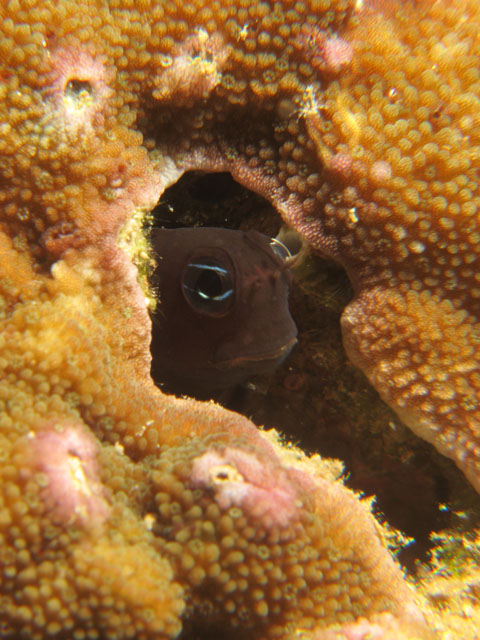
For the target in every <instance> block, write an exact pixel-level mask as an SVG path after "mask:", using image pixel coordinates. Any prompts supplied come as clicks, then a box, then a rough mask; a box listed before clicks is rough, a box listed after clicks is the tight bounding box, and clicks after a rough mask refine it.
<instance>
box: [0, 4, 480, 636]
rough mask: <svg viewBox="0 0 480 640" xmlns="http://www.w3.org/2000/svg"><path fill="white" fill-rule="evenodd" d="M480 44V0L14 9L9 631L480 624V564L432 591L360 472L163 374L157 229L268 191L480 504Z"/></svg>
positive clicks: (6, 64)
mask: <svg viewBox="0 0 480 640" xmlns="http://www.w3.org/2000/svg"><path fill="white" fill-rule="evenodd" d="M479 31H480V5H479V4H478V2H477V0H436V1H435V2H433V1H431V0H417V1H416V2H414V1H413V0H390V1H389V0H364V1H363V2H361V1H359V0H298V1H296V2H295V1H294V0H278V1H274V0H272V1H270V2H261V1H256V0H253V1H252V0H218V1H215V2H212V1H211V0H208V1H207V0H191V1H189V0H169V1H168V2H167V1H163V0H137V1H135V2H134V1H133V0H110V1H108V2H107V0H74V1H69V0H49V1H46V0H21V1H20V0H12V1H11V2H7V0H3V1H2V2H1V17H0V94H1V100H0V113H1V117H0V131H1V136H0V176H1V177H0V203H1V205H0V206H1V212H2V213H1V227H0V271H1V273H0V303H1V306H0V310H1V314H0V322H1V323H2V327H1V332H0V345H1V349H0V369H1V374H0V438H1V443H0V451H1V456H2V464H1V466H0V496H1V507H0V594H1V597H0V625H1V636H2V637H3V638H11V639H14V638H15V639H18V638H22V639H25V640H44V639H46V638H58V639H63V640H65V639H69V640H70V639H74V640H87V639H88V640H90V639H94V638H101V639H110V638H111V639H113V638H115V639H119V638H122V639H132V640H133V639H135V640H153V639H155V640H159V639H162V640H167V639H173V638H175V637H177V636H178V635H179V634H180V633H182V634H183V635H182V637H183V638H196V637H210V636H211V635H214V634H215V633H217V632H220V635H221V634H223V636H222V637H229V636H230V635H232V637H235V638H237V637H238V638H249V640H254V639H258V640H264V639H268V638H272V639H273V638H279V639H282V640H290V639H291V640H293V639H295V638H304V639H305V640H308V639H311V640H330V639H333V640H340V639H345V638H347V639H349V640H367V638H382V639H385V638H398V639H407V640H412V639H414V638H415V639H419V638H428V637H434V636H435V634H436V633H438V634H439V637H442V635H441V634H442V633H444V635H443V637H444V638H447V637H448V638H452V637H455V636H456V634H457V633H459V634H460V636H461V637H464V638H473V637H475V633H476V631H475V630H476V629H478V621H479V618H480V616H479V605H478V587H477V589H476V591H475V588H474V585H475V584H477V585H478V576H477V577H476V579H475V576H476V574H475V570H476V569H475V566H476V565H478V562H477V563H476V564H475V563H474V562H472V564H471V566H464V567H463V569H462V570H463V571H466V572H467V573H466V574H465V573H464V574H463V577H462V578H461V579H460V582H461V584H463V585H465V588H464V587H463V586H459V583H456V582H455V580H454V578H455V576H452V575H451V574H449V573H448V571H447V572H444V573H443V574H442V576H441V577H443V579H444V580H447V579H448V578H449V576H450V577H451V580H450V582H448V585H449V587H448V588H449V589H450V591H448V592H445V589H444V591H443V593H444V594H445V593H446V595H443V596H442V597H437V598H433V597H430V598H428V597H427V598H424V594H426V595H427V596H428V594H429V593H430V594H431V593H432V589H433V587H429V585H432V584H435V585H436V586H435V589H440V587H439V586H438V584H437V583H435V580H437V578H438V576H436V575H435V570H434V569H432V571H431V572H430V573H429V572H428V571H427V570H425V572H424V574H425V575H423V584H422V585H420V586H418V587H417V588H416V589H415V588H414V587H413V586H411V585H410V584H409V582H408V581H407V580H406V579H405V577H404V575H403V573H402V571H401V570H400V568H399V566H398V565H397V563H396V561H395V559H394V558H393V556H392V555H391V552H390V551H389V549H388V545H387V534H386V533H385V530H384V528H382V527H381V526H380V525H379V524H378V523H377V522H376V520H375V519H374V517H373V515H372V514H371V512H370V509H369V504H368V503H367V502H366V501H364V500H363V501H362V500H361V499H360V498H359V497H358V496H356V495H355V494H354V493H353V492H352V491H350V490H349V489H347V488H345V487H344V485H343V484H342V483H341V481H339V480H338V475H339V474H338V472H337V473H336V474H335V473H334V471H333V470H332V469H333V467H332V463H329V462H328V461H322V460H320V458H319V457H318V456H314V457H313V458H311V459H308V458H307V457H306V456H305V455H303V454H302V452H300V451H296V452H294V451H293V450H292V449H291V448H288V447H287V446H285V445H282V444H279V442H278V441H276V440H274V438H273V436H272V435H271V434H270V436H268V435H267V434H266V433H265V432H262V431H260V430H258V429H257V427H255V426H254V425H253V424H252V423H251V422H249V421H248V420H247V419H246V418H243V417H241V416H240V415H237V414H234V413H229V412H228V411H226V410H224V409H222V408H221V407H219V406H217V405H215V404H213V403H201V402H197V401H194V400H190V399H177V398H174V397H172V396H167V395H164V394H163V393H162V392H161V391H160V390H159V389H158V388H156V387H155V385H154V384H153V382H152V380H151V377H150V364H151V363H150V351H149V344H150V337H151V325H150V319H149V314H148V302H149V300H150V299H151V297H152V292H151V291H150V290H149V289H148V287H147V286H145V285H144V284H142V280H141V278H139V277H138V273H139V272H141V271H142V268H143V266H144V264H143V263H145V262H148V259H149V257H148V250H147V251H144V250H143V249H140V248H139V247H144V244H142V243H141V242H140V241H137V240H138V238H139V236H141V235H142V233H141V229H142V218H143V216H145V215H146V214H147V213H148V212H149V211H151V210H152V208H153V207H154V206H155V205H156V204H157V202H158V200H159V198H160V196H161V194H162V193H163V191H164V190H165V189H166V188H167V187H168V186H170V185H171V184H173V183H175V182H176V181H177V180H178V179H179V177H180V176H181V175H182V174H183V173H184V172H185V171H187V170H192V169H199V170H204V171H228V172H230V173H231V174H232V176H233V177H234V178H235V179H236V180H237V181H238V182H239V183H241V184H242V185H244V186H245V187H247V188H249V189H251V190H253V191H255V192H257V193H259V194H261V195H262V196H263V197H265V198H266V199H267V200H269V201H270V202H271V203H272V204H273V205H274V207H275V208H276V209H277V211H278V212H279V214H280V215H281V216H282V217H283V219H284V220H285V222H286V223H287V224H289V225H290V226H292V227H294V228H295V229H297V230H298V231H299V232H300V233H301V234H302V235H303V236H304V238H305V239H306V241H307V242H308V243H309V244H310V246H311V247H312V249H313V250H315V251H318V252H320V253H321V254H323V255H326V256H328V257H330V258H332V259H334V260H335V261H336V262H338V263H339V264H341V265H342V266H343V267H344V268H345V270H346V272H347V274H348V276H349V278H350V280H351V282H352V285H353V287H354V298H353V300H352V302H351V303H350V304H348V306H347V307H346V309H345V312H344V314H343V318H342V330H343V336H344V344H345V348H346V351H347V353H348V356H349V357H350V359H351V360H352V361H353V363H355V364H356V365H357V366H358V367H359V368H360V369H362V370H363V372H364V373H365V374H366V375H367V376H368V378H369V379H370V381H371V383H372V385H373V386H374V387H375V388H376V389H377V390H378V392H379V393H380V394H381V396H382V397H383V399H384V400H385V401H386V402H387V403H388V404H389V405H390V406H391V407H392V408H393V409H394V410H395V411H396V412H397V414H398V416H399V417H400V418H401V419H402V420H403V421H404V422H405V424H407V425H408V426H410V427H411V428H412V429H413V430H414V432H415V433H416V434H418V435H419V436H420V437H421V438H424V439H425V440H427V441H429V442H430V443H431V444H432V445H433V446H434V447H436V448H437V449H438V450H439V451H440V452H441V453H443V454H444V455H446V456H448V457H450V458H452V459H453V460H454V461H455V463H456V464H457V465H458V466H459V467H460V469H462V471H463V472H464V473H465V475H466V477H467V478H468V480H469V481H470V482H471V483H472V484H473V485H474V486H475V487H476V488H477V490H478V489H480V449H479V447H480V425H479V419H480V412H479V408H478V396H479V390H480V372H479V365H478V361H479V358H478V355H479V324H478V308H479V302H478V301H479V298H480V276H479V274H478V269H477V266H476V262H477V261H478V256H479V244H480V234H479V230H478V229H479V225H478V219H479V213H478V208H479V204H480V193H479V181H478V171H479V167H480V108H479V105H480V69H479V53H480V39H479V37H478V33H479ZM135 225H137V228H136V230H135ZM412 499H414V496H412ZM475 536H476V534H475V532H474V531H471V532H470V533H469V538H468V541H469V542H468V544H469V545H470V546H469V547H468V549H467V547H466V546H465V545H466V544H467V543H466V542H465V541H464V543H463V544H464V551H465V554H464V556H462V557H465V558H468V557H471V558H475V557H476V556H475V553H477V552H476V537H475ZM465 540H467V538H465ZM466 550H469V553H470V556H468V554H467V552H466ZM467 564H468V563H467ZM468 571H470V573H468ZM469 576H470V577H469ZM472 576H473V577H472ZM445 584H447V583H445ZM472 585H473V586H472ZM429 589H430V590H429ZM455 589H456V590H457V591H455ZM462 589H464V590H463V591H462ZM454 591H455V593H456V594H458V597H455V598H450V599H449V595H448V594H451V593H453V592H454ZM436 593H439V591H437V592H436ZM475 594H477V595H475ZM475 616H476V617H475ZM475 620H476V622H475Z"/></svg>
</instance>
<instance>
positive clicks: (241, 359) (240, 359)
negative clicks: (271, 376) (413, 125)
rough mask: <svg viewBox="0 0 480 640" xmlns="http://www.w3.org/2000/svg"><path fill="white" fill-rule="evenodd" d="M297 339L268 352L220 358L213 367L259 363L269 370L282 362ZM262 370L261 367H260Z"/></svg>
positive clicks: (229, 367) (232, 366)
mask: <svg viewBox="0 0 480 640" xmlns="http://www.w3.org/2000/svg"><path fill="white" fill-rule="evenodd" d="M297 342H298V340H297V338H296V337H294V338H291V340H289V341H288V342H286V343H285V344H283V345H282V346H281V347H279V348H277V349H275V350H273V351H270V352H268V353H259V354H252V355H246V356H237V357H235V358H231V359H229V360H222V361H220V362H216V363H215V367H218V368H219V369H234V368H235V369H236V368H239V369H241V368H242V367H249V366H252V365H254V364H255V365H257V364H258V365H261V364H262V363H264V364H265V371H269V370H270V369H271V368H275V367H277V366H279V365H280V364H282V362H283V361H284V360H285V358H286V357H287V356H288V355H289V353H290V351H291V350H292V349H293V347H294V346H295V345H296V344H297ZM261 369H262V370H263V367H262V368H261Z"/></svg>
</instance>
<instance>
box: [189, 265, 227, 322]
mask: <svg viewBox="0 0 480 640" xmlns="http://www.w3.org/2000/svg"><path fill="white" fill-rule="evenodd" d="M182 286H183V292H184V295H185V298H186V300H187V302H188V303H189V304H190V306H191V307H193V309H194V310H195V311H198V312H199V313H204V314H207V315H223V314H224V313H226V312H227V311H228V309H229V308H230V305H231V303H232V301H233V292H234V289H233V277H232V274H231V273H230V270H229V269H228V267H227V266H226V265H224V264H222V263H221V262H220V261H219V260H212V258H204V259H203V258H196V259H195V260H192V261H191V262H189V263H188V264H187V266H186V267H185V271H184V274H183V280H182Z"/></svg>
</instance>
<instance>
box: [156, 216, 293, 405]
mask: <svg viewBox="0 0 480 640" xmlns="http://www.w3.org/2000/svg"><path fill="white" fill-rule="evenodd" d="M151 245H152V248H153V253H154V259H155V263H156V266H155V269H154V271H153V273H152V274H151V276H150V284H151V286H152V289H153V291H154V292H155V295H156V297H157V300H158V303H157V305H156V308H155V310H154V311H153V312H152V313H151V316H152V341H151V355H152V368H151V374H152V377H153V380H154V382H155V384H157V386H160V387H162V388H164V390H166V391H168V392H170V393H174V394H176V395H193V396H195V397H198V396H199V395H200V396H202V395H205V394H206V395H207V396H208V394H214V393H215V392H217V391H220V390H223V389H228V388H233V387H235V386H236V385H239V384H241V383H243V382H244V381H246V380H247V379H248V378H249V377H250V376H253V375H257V374H264V373H268V372H271V371H273V370H274V369H276V368H277V367H278V366H279V365H280V364H281V363H282V362H283V361H284V360H285V358H286V357H287V356H288V354H289V353H290V352H291V350H292V349H293V347H294V345H295V344H296V342H297V327H296V325H295V322H294V320H293V318H292V316H291V314H290V309H289V305H288V298H289V291H290V286H291V281H292V276H291V272H290V269H289V267H288V259H289V252H288V249H286V247H284V245H283V244H282V243H281V242H279V241H277V240H275V239H271V238H269V237H268V236H266V235H264V234H262V233H260V232H258V231H254V230H249V231H242V230H232V229H223V228H216V227H196V228H194V227H192V228H181V229H153V231H152V233H151Z"/></svg>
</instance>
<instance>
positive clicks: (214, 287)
mask: <svg viewBox="0 0 480 640" xmlns="http://www.w3.org/2000/svg"><path fill="white" fill-rule="evenodd" d="M195 288H196V290H197V292H198V294H199V295H200V296H202V297H203V298H217V297H218V296H220V295H221V294H222V293H223V291H222V288H223V287H222V280H221V278H220V276H219V275H218V273H217V272H216V271H213V270H212V271H211V270H210V269H209V270H208V271H207V270H204V271H202V272H201V273H200V275H199V276H198V280H197V284H196V287H195Z"/></svg>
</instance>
